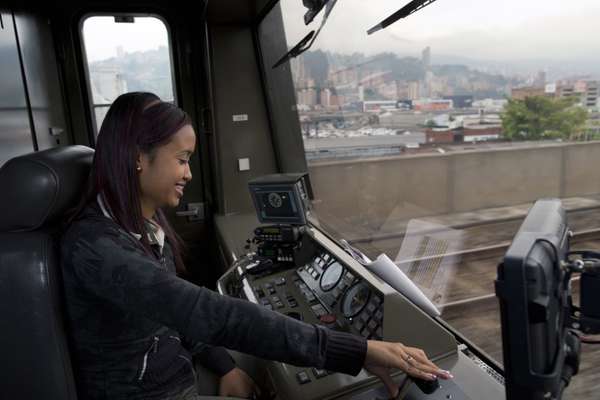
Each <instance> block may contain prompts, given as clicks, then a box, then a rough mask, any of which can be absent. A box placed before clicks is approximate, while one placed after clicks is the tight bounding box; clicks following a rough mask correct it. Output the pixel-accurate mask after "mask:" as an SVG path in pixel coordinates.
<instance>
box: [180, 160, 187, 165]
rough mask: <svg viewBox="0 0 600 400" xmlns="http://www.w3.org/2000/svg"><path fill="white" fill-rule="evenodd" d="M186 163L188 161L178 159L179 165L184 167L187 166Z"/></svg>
mask: <svg viewBox="0 0 600 400" xmlns="http://www.w3.org/2000/svg"><path fill="white" fill-rule="evenodd" d="M187 163H188V160H182V159H179V165H184V164H187Z"/></svg>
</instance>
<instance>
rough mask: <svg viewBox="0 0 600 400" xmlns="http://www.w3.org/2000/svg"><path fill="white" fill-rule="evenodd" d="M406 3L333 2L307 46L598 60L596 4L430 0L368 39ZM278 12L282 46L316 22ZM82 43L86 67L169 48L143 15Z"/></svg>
mask: <svg viewBox="0 0 600 400" xmlns="http://www.w3.org/2000/svg"><path fill="white" fill-rule="evenodd" d="M211 1H217V0H211ZM408 2H409V1H408V0H338V2H337V5H336V6H335V8H334V9H333V11H332V13H331V16H330V18H329V20H328V22H327V25H326V26H325V28H324V29H323V31H322V32H321V35H320V36H319V38H317V41H316V42H315V45H314V47H313V48H314V49H322V50H332V51H338V52H344V53H352V52H355V51H359V52H363V53H366V54H374V53H378V52H382V51H391V52H395V53H398V54H402V55H413V56H420V53H421V50H422V49H423V48H424V47H425V46H431V48H432V56H433V61H434V62H435V61H436V56H439V55H440V54H443V55H452V56H461V57H467V58H474V59H479V60H492V61H511V60H525V59H553V60H558V61H561V60H570V61H573V60H590V61H591V60H594V61H595V62H596V61H600V40H598V38H600V0H495V1H493V0H437V1H436V2H434V3H433V4H431V5H429V6H428V7H426V8H424V9H423V10H421V11H418V12H417V13H415V14H413V15H411V16H409V17H408V18H406V19H404V20H400V21H398V22H396V23H395V24H394V25H392V26H390V27H388V28H387V29H385V30H383V31H379V32H376V33H375V34H373V35H370V36H367V34H366V31H367V29H368V28H370V27H372V26H373V25H375V24H376V23H378V22H380V21H381V20H382V19H384V18H385V17H387V16H388V15H390V14H391V13H393V12H394V11H396V10H397V9H399V8H400V7H402V6H404V5H405V4H407V3H408ZM281 6H282V9H283V13H284V21H285V25H286V35H287V40H288V46H289V47H291V46H292V45H293V44H295V43H296V42H297V41H298V40H300V38H302V36H304V34H306V33H307V32H308V31H309V30H310V29H315V28H316V25H317V24H319V23H320V20H321V15H319V16H318V17H317V18H316V19H315V21H314V22H313V23H312V24H311V25H309V26H308V27H306V26H304V23H303V18H302V16H303V14H304V12H305V11H306V9H305V8H304V6H303V5H302V0H281ZM84 37H85V42H86V49H87V51H88V56H89V58H90V60H92V61H94V60H101V59H105V58H109V57H112V56H115V55H116V47H117V46H118V45H121V46H123V49H124V50H125V51H128V52H132V51H139V50H149V49H155V48H157V47H159V46H161V45H162V46H164V45H167V43H168V39H167V38H168V36H167V30H166V28H165V25H164V24H163V23H162V22H161V21H160V20H158V19H156V18H147V17H146V18H136V23H135V24H115V23H114V21H113V19H112V18H111V17H93V19H88V20H87V21H86V22H85V24H84ZM599 64H600V63H599ZM590 72H596V71H590ZM598 72H600V71H598Z"/></svg>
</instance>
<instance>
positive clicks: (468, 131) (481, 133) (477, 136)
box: [462, 124, 502, 143]
mask: <svg viewBox="0 0 600 400" xmlns="http://www.w3.org/2000/svg"><path fill="white" fill-rule="evenodd" d="M462 134H463V141H464V142H465V143H467V142H469V143H474V142H487V141H489V140H498V139H500V137H501V136H502V127H501V126H497V125H487V124H481V125H469V126H465V127H464V128H463V130H462Z"/></svg>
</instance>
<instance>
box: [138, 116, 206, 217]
mask: <svg viewBox="0 0 600 400" xmlns="http://www.w3.org/2000/svg"><path fill="white" fill-rule="evenodd" d="M195 146H196V134H195V133H194V129H193V128H192V126H191V125H186V126H184V127H183V128H181V129H180V130H179V131H177V133H175V134H174V135H173V137H172V139H171V141H170V142H169V143H167V144H166V145H164V146H160V147H158V148H156V149H155V150H154V151H153V152H152V154H141V155H140V157H139V159H138V163H137V167H138V172H139V176H140V187H141V202H142V214H143V215H144V217H146V218H152V216H154V213H155V212H156V209H158V208H160V207H177V206H178V205H179V200H180V199H181V198H182V197H183V191H184V187H185V185H186V184H187V183H188V182H189V181H190V180H192V173H191V171H190V165H189V160H190V157H191V155H192V153H193V152H194V148H195ZM139 168H141V170H139Z"/></svg>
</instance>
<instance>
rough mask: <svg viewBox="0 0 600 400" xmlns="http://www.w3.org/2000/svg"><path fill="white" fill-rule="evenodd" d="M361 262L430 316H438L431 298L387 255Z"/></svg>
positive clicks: (438, 312) (438, 313)
mask: <svg viewBox="0 0 600 400" xmlns="http://www.w3.org/2000/svg"><path fill="white" fill-rule="evenodd" d="M361 264H362V265H364V266H365V268H367V269H368V270H369V271H371V272H372V273H374V274H375V275H377V276H378V277H379V278H381V279H382V280H383V281H385V282H386V283H387V284H388V285H390V286H391V287H393V288H394V289H396V290H397V291H398V292H400V293H401V294H403V295H404V296H405V297H406V298H408V299H409V300H410V301H411V302H413V303H414V304H415V305H416V306H418V307H419V308H420V309H422V310H423V311H425V312H426V313H427V314H429V315H430V316H432V317H439V316H440V315H441V313H440V311H439V310H438V309H437V307H436V306H435V305H434V304H433V303H432V302H431V300H429V299H428V298H427V296H425V294H424V293H423V292H422V291H421V289H419V288H418V287H417V285H415V284H414V283H413V282H412V281H411V280H410V278H409V277H408V276H406V274H405V273H404V272H403V271H402V270H401V269H400V268H399V267H398V266H397V265H396V264H395V263H394V262H393V261H392V260H390V258H389V257H388V256H387V255H385V254H380V255H379V257H377V259H375V261H372V262H364V261H362V262H361Z"/></svg>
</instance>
